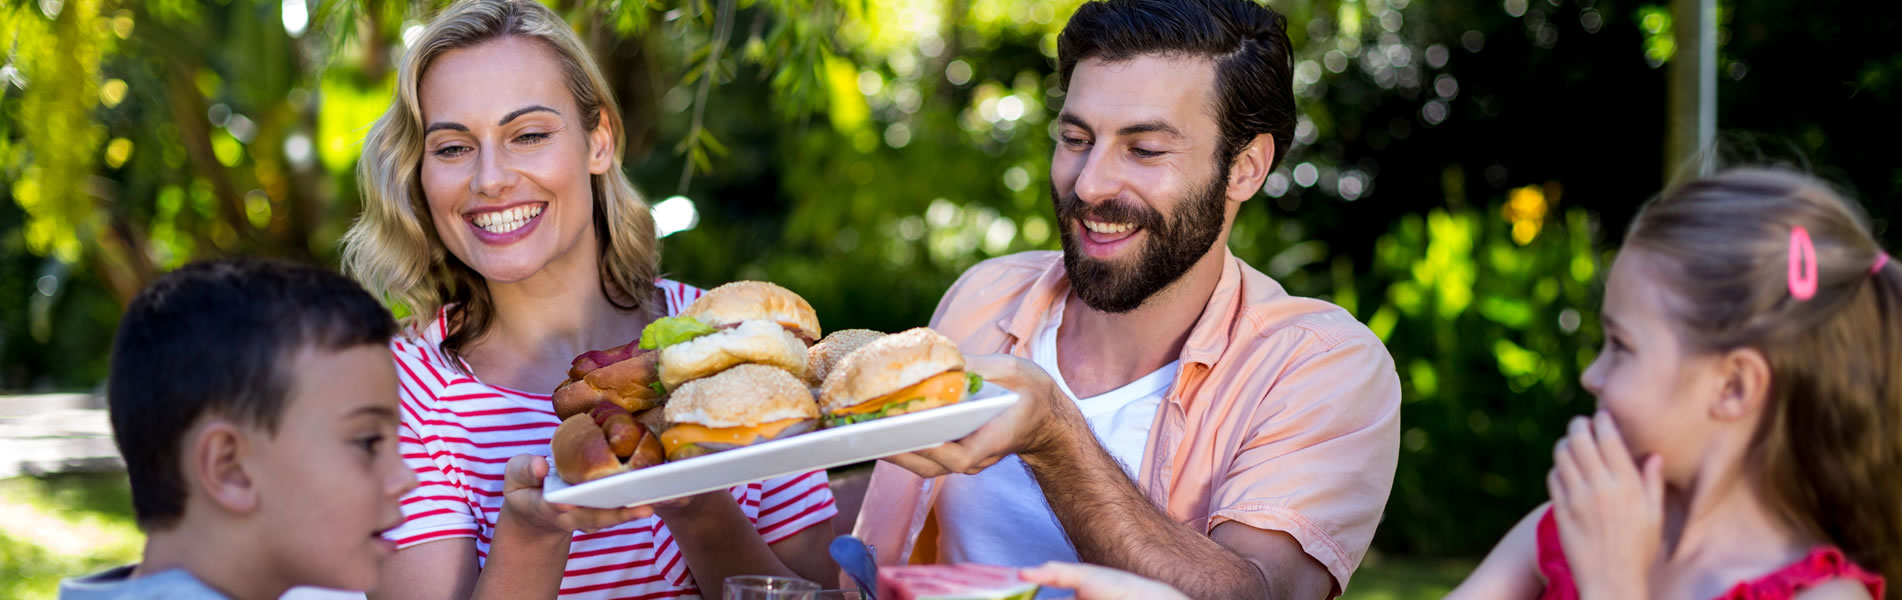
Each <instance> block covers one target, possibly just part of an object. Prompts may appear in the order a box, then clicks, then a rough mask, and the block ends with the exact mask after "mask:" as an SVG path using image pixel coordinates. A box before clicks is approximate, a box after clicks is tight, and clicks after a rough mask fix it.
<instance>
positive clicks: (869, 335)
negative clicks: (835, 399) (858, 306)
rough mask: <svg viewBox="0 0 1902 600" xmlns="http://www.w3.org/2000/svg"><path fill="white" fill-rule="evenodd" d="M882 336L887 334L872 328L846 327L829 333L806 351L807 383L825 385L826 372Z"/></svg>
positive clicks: (816, 385) (815, 385)
mask: <svg viewBox="0 0 1902 600" xmlns="http://www.w3.org/2000/svg"><path fill="white" fill-rule="evenodd" d="M882 337H885V334H883V333H880V332H877V331H872V330H870V329H846V330H843V331H834V332H832V334H831V335H827V336H826V339H823V340H819V343H817V344H813V345H812V348H811V349H809V350H807V351H806V383H807V384H810V385H811V386H812V387H819V386H820V385H823V384H824V383H825V381H826V374H828V373H831V372H832V370H833V369H835V368H837V367H838V366H839V365H840V364H841V363H843V362H845V357H847V356H850V355H851V354H852V352H853V351H856V350H858V349H859V348H863V347H865V345H866V344H870V343H872V341H873V340H877V339H878V338H882Z"/></svg>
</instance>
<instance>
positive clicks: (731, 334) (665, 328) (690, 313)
mask: <svg viewBox="0 0 1902 600" xmlns="http://www.w3.org/2000/svg"><path fill="white" fill-rule="evenodd" d="M819 334H820V330H819V316H818V314H817V313H815V312H813V310H812V305H811V304H807V303H806V299H805V298H801V297H799V295H798V294H795V293H792V291H790V290H787V289H786V288H783V287H780V286H777V285H774V284H771V283H765V282H760V281H740V282H734V283H729V284H726V285H722V286H720V287H717V288H713V289H712V290H711V291H708V292H707V293H706V295H704V296H701V297H700V299H699V300H695V301H694V303H693V304H691V305H689V306H688V307H687V309H686V310H684V311H682V312H681V314H680V315H678V316H674V317H665V318H661V319H658V320H656V321H654V322H653V323H651V324H649V325H648V326H647V328H646V329H645V330H643V331H642V332H641V341H640V348H641V349H643V350H658V351H659V352H660V355H659V358H658V360H657V366H658V369H657V375H658V379H659V383H660V388H658V390H657V391H663V392H664V391H667V390H673V389H676V388H678V387H680V385H681V384H684V383H686V382H688V381H692V380H695V379H699V378H702V377H706V376H709V375H713V374H715V373H719V372H721V371H724V370H726V369H728V368H731V367H733V366H734V365H739V364H747V363H753V364H761V365H767V366H772V367H777V368H779V369H783V370H785V371H787V372H788V373H790V374H791V375H792V376H793V377H794V378H795V379H798V378H800V377H804V376H805V375H806V347H807V346H808V345H810V344H811V343H812V342H813V340H817V339H819Z"/></svg>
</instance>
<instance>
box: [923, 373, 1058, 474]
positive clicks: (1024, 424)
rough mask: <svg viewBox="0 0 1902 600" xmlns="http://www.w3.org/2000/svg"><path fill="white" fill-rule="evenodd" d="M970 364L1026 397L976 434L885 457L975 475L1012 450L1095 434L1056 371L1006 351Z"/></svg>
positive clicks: (1033, 450) (1038, 448) (1045, 447)
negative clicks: (1053, 373) (1060, 384)
mask: <svg viewBox="0 0 1902 600" xmlns="http://www.w3.org/2000/svg"><path fill="white" fill-rule="evenodd" d="M964 366H965V369H966V370H967V371H970V372H972V373H977V374H978V375H980V376H983V377H984V379H985V380H987V381H990V382H992V383H996V384H997V385H1000V386H1003V387H1005V388H1009V389H1010V390H1012V391H1015V392H1017V394H1018V395H1019V396H1021V397H1022V398H1023V399H1022V400H1020V401H1018V402H1017V404H1016V405H1013V406H1011V407H1010V409H1009V410H1006V411H1004V412H1003V413H1002V414H999V415H997V416H996V417H993V418H991V420H990V422H988V423H985V424H984V426H983V427H979V428H978V429H977V431H974V432H972V433H971V435H968V436H965V437H964V439H961V440H958V441H955V442H945V443H944V444H943V445H940V446H938V447H936V448H930V449H926V450H920V451H917V452H912V453H908V454H900V455H898V456H892V457H888V458H886V459H885V460H887V461H889V462H891V463H892V464H895V465H898V466H900V467H904V468H905V469H906V470H908V471H911V472H913V473H917V474H918V476H919V477H925V478H931V477H937V476H939V475H945V474H949V473H963V474H966V475H975V474H977V473H978V472H980V471H983V470H984V469H988V468H990V466H991V465H994V464H997V461H1000V460H1003V459H1004V457H1006V456H1010V455H1012V454H1023V455H1035V454H1040V453H1044V452H1049V451H1052V450H1053V449H1057V448H1060V447H1061V445H1062V444H1063V443H1065V442H1068V441H1071V440H1073V439H1075V438H1074V436H1076V435H1078V434H1079V433H1080V434H1081V435H1085V436H1093V434H1091V433H1090V431H1089V424H1088V423H1087V422H1085V421H1084V420H1083V414H1082V413H1080V412H1077V409H1076V403H1074V402H1071V401H1070V399H1069V398H1068V397H1066V396H1064V394H1063V391H1062V390H1060V389H1058V388H1057V383H1056V382H1055V381H1053V380H1051V379H1050V374H1049V373H1045V372H1044V370H1043V368H1041V367H1038V366H1037V364H1036V363H1033V362H1030V361H1028V360H1024V359H1022V358H1018V357H1015V356H1010V355H1006V354H989V355H984V356H970V357H966V358H965V363H964Z"/></svg>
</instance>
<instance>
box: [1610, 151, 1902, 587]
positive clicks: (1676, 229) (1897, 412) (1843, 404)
mask: <svg viewBox="0 0 1902 600" xmlns="http://www.w3.org/2000/svg"><path fill="white" fill-rule="evenodd" d="M1799 226H1800V227H1802V228H1804V229H1806V230H1808V232H1809V235H1810V238H1811V240H1812V243H1813V244H1814V246H1815V258H1814V260H1815V264H1816V274H1817V277H1816V279H1817V282H1816V292H1815V295H1814V296H1813V297H1810V298H1809V299H1807V300H1805V299H1798V298H1796V297H1794V296H1793V295H1792V292H1791V286H1790V284H1789V283H1788V282H1789V271H1790V255H1791V250H1790V245H1791V244H1792V243H1793V235H1792V231H1793V230H1794V229H1795V228H1796V227H1799ZM1626 247H1627V248H1641V249H1643V250H1644V251H1646V252H1647V253H1649V254H1650V255H1651V256H1653V257H1655V258H1658V259H1660V260H1659V263H1658V264H1659V265H1660V266H1661V267H1662V268H1663V269H1665V271H1664V272H1663V274H1664V277H1663V278H1662V279H1663V281H1665V282H1666V283H1665V285H1666V286H1668V287H1669V288H1670V290H1669V291H1670V292H1671V293H1672V295H1674V296H1675V298H1676V299H1677V300H1679V302H1676V303H1674V304H1675V306H1674V307H1673V309H1674V310H1673V315H1672V316H1673V317H1674V318H1675V319H1674V320H1675V321H1676V322H1677V323H1679V324H1680V325H1679V326H1680V328H1681V330H1680V333H1681V334H1683V335H1684V337H1685V338H1686V340H1687V343H1688V344H1689V345H1690V348H1692V350H1693V351H1707V352H1710V351H1715V352H1721V351H1727V350H1732V349H1737V348H1755V349H1758V350H1760V351H1762V352H1763V354H1764V356H1765V357H1767V358H1768V360H1769V363H1770V369H1771V374H1770V390H1769V403H1768V404H1767V406H1766V413H1765V416H1764V419H1763V420H1762V422H1761V423H1760V425H1759V427H1758V429H1757V432H1756V435H1755V442H1754V443H1753V444H1752V446H1751V448H1750V451H1749V454H1748V455H1747V458H1746V460H1748V461H1749V462H1748V467H1747V468H1750V469H1753V470H1754V473H1755V475H1756V480H1757V482H1758V484H1759V485H1760V486H1761V489H1762V490H1763V492H1765V494H1766V495H1767V496H1768V497H1769V498H1771V500H1772V502H1773V503H1775V505H1776V507H1777V508H1778V509H1779V510H1780V511H1781V512H1782V513H1783V516H1784V518H1785V519H1787V520H1788V522H1789V523H1790V524H1792V525H1793V526H1795V527H1797V528H1798V529H1800V530H1802V531H1805V532H1807V533H1809V534H1810V535H1814V536H1817V537H1820V538H1823V539H1827V540H1829V541H1830V542H1833V543H1835V544H1836V545H1838V546H1840V547H1841V548H1842V549H1843V550H1844V551H1845V552H1846V553H1848V554H1849V556H1850V558H1851V559H1852V560H1854V561H1856V563H1857V564H1859V565H1862V566H1864V567H1866V568H1871V569H1875V570H1877V571H1880V572H1881V573H1882V575H1883V576H1884V578H1886V579H1887V580H1888V581H1890V582H1902V265H1897V264H1895V261H1892V260H1886V257H1887V254H1885V253H1884V251H1883V249H1882V246H1881V245H1880V243H1879V242H1878V241H1877V240H1876V239H1875V237H1874V236H1873V235H1872V234H1871V233H1870V230H1869V224H1868V220H1867V217H1866V216H1864V214H1863V213H1862V212H1861V209H1860V208H1859V207H1858V206H1856V205H1855V204H1854V203H1852V202H1850V201H1848V200H1845V199H1844V197H1843V196H1842V195H1840V194H1838V193H1836V192H1835V191H1834V190H1832V189H1831V188H1830V187H1829V186H1828V185H1826V184H1824V183H1822V182H1820V181H1818V180H1816V179H1814V178H1812V177H1809V176H1806V175H1803V174H1799V173H1795V172H1791V171H1786V170H1778V169H1765V168H1740V169H1732V170H1728V171H1724V172H1722V173H1718V174H1716V175H1713V176H1709V177H1705V178H1702V179H1699V180H1696V181H1692V182H1690V183H1687V184H1683V185H1680V186H1677V187H1675V188H1673V189H1670V190H1668V191H1666V192H1665V193H1664V194H1663V195H1662V196H1661V197H1659V198H1657V199H1656V200H1654V201H1653V202H1652V203H1651V204H1649V205H1648V206H1646V207H1645V209H1644V210H1643V211H1642V212H1641V213H1640V214H1639V215H1638V217H1637V219H1636V220H1635V221H1634V222H1633V223H1632V226H1631V230H1630V232H1629V234H1628V235H1627V236H1626ZM1882 262H1886V263H1887V264H1886V265H1884V266H1882V267H1881V268H1879V269H1877V268H1876V265H1877V264H1879V263H1882ZM1898 587H1902V586H1898ZM1891 589H1895V588H1891ZM1888 596H1889V597H1890V598H1895V597H1897V593H1896V592H1893V591H1891V592H1889V593H1888Z"/></svg>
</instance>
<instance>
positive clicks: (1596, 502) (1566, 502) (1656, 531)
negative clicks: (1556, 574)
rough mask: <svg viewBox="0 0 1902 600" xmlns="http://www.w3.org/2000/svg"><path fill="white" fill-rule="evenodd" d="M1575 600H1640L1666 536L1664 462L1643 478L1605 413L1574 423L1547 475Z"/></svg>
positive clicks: (1652, 463)
mask: <svg viewBox="0 0 1902 600" xmlns="http://www.w3.org/2000/svg"><path fill="white" fill-rule="evenodd" d="M1545 481H1546V487H1547V489H1548V490H1550V491H1551V493H1552V514H1553V517H1554V519H1555V520H1556V521H1558V526H1559V539H1560V541H1561V543H1562V545H1563V546H1564V548H1565V560H1566V563H1568V564H1569V565H1570V566H1571V567H1572V576H1573V577H1574V578H1575V579H1576V580H1577V582H1578V592H1579V597H1580V598H1584V599H1587V600H1591V599H1594V598H1644V597H1645V596H1646V595H1647V589H1648V587H1649V583H1648V582H1649V579H1650V577H1649V573H1650V571H1651V566H1652V565H1653V564H1655V563H1656V561H1657V558H1658V551H1659V547H1660V546H1661V545H1662V544H1663V537H1664V533H1663V531H1664V462H1663V459H1662V458H1660V457H1659V456H1657V455H1656V454H1653V455H1651V456H1649V457H1647V458H1646V459H1645V462H1644V467H1643V470H1642V472H1641V471H1640V469H1639V467H1638V465H1637V463H1636V462H1635V461H1633V460H1632V458H1631V453H1630V452H1628V451H1627V450H1625V443H1624V438H1623V437H1622V436H1620V435H1619V433H1618V426H1617V424H1615V423H1613V422H1612V420H1611V416H1610V415H1609V414H1606V413H1605V412H1602V411H1601V412H1599V413H1598V414H1596V415H1593V417H1592V418H1591V419H1586V418H1585V417H1577V418H1574V419H1572V423H1571V425H1570V427H1569V428H1568V432H1567V434H1566V436H1565V439H1563V440H1559V444H1558V447H1557V448H1555V449H1554V450H1553V466H1552V472H1551V473H1550V474H1548V475H1547V476H1546V479H1545Z"/></svg>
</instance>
